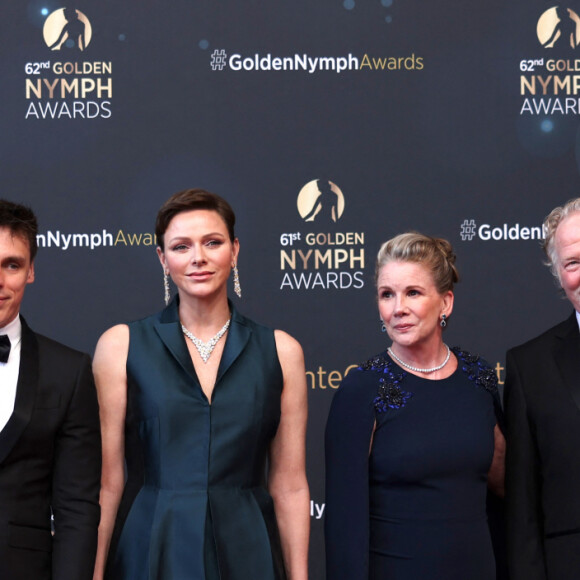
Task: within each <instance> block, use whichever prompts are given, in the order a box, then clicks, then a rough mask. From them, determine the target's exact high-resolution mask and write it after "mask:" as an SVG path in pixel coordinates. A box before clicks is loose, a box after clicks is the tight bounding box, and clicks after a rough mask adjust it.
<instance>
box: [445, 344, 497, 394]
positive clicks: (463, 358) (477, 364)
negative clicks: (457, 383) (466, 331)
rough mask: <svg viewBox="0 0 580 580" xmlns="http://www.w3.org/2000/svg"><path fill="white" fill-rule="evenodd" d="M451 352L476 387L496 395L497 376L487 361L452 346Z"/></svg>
mask: <svg viewBox="0 0 580 580" xmlns="http://www.w3.org/2000/svg"><path fill="white" fill-rule="evenodd" d="M451 352H452V353H453V354H454V355H455V356H456V357H457V362H458V364H459V366H460V367H461V370H462V371H463V372H464V373H465V374H466V375H467V378H468V379H469V380H470V381H473V382H474V383H475V385H476V386H478V387H480V388H482V389H485V390H486V391H487V392H488V393H490V394H492V395H494V396H496V395H498V388H497V375H496V373H495V371H494V370H493V369H492V368H491V367H490V366H489V364H488V363H487V361H485V360H484V359H482V358H481V357H480V356H478V355H476V354H471V353H469V352H467V351H465V350H461V348H459V347H458V346H454V347H453V348H452V349H451Z"/></svg>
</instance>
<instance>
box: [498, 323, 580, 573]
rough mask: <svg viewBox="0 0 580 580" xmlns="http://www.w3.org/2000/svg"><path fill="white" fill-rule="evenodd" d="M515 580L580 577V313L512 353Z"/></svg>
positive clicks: (508, 395) (508, 399)
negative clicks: (577, 319) (578, 316)
mask: <svg viewBox="0 0 580 580" xmlns="http://www.w3.org/2000/svg"><path fill="white" fill-rule="evenodd" d="M506 366H507V376H506V382H505V408H506V420H507V479H506V485H507V517H508V558H509V562H510V572H511V576H510V577H511V579H512V580H578V579H579V578H580V332H579V331H578V323H577V321H576V315H575V313H573V314H572V316H571V317H570V318H568V319H567V320H565V321H564V322H562V323H560V324H558V325H557V326H555V327H554V328H551V329H550V330H548V331H547V332H545V333H544V334H542V335H541V336H539V337H537V338H535V339H533V340H531V341H529V342H527V343H526V344H524V345H522V346H518V347H516V348H514V349H512V350H510V351H508V353H507V365H506Z"/></svg>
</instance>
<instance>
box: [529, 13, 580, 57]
mask: <svg viewBox="0 0 580 580" xmlns="http://www.w3.org/2000/svg"><path fill="white" fill-rule="evenodd" d="M536 32H537V34H538V40H539V41H540V44H541V45H542V46H543V47H544V48H554V47H556V46H557V47H558V48H576V47H577V46H578V42H579V41H580V18H579V17H578V14H576V12H574V10H572V9H571V8H566V7H565V6H562V5H559V6H552V8H549V9H548V10H546V11H545V12H544V13H543V14H542V15H541V16H540V19H539V20H538V26H537V30H536Z"/></svg>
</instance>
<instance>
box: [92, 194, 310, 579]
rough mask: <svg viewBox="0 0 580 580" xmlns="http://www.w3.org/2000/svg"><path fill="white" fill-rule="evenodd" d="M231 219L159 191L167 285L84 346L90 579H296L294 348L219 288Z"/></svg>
mask: <svg viewBox="0 0 580 580" xmlns="http://www.w3.org/2000/svg"><path fill="white" fill-rule="evenodd" d="M234 222H235V217H234V214H233V211H232V209H231V207H230V206H229V204H228V203H227V202H226V201H225V200H223V199H222V198H220V197H219V196H216V195H214V194H211V193H208V192H206V191H203V190H186V191H183V192H180V193H178V194H175V195H174V196H172V197H171V198H170V199H169V200H168V201H167V202H166V203H165V204H164V205H163V207H162V208H161V210H160V211H159V214H158V216H157V224H156V235H157V241H158V244H159V247H158V250H157V251H158V255H159V259H160V261H161V264H162V267H163V270H164V274H165V287H166V302H168V301H169V296H168V282H167V276H170V277H171V278H172V280H173V282H174V283H175V285H176V286H177V290H178V292H177V295H176V296H175V298H174V299H173V300H172V301H171V302H170V303H169V305H168V306H167V307H166V308H165V310H163V311H162V312H160V313H158V314H156V315H153V316H150V317H148V318H145V319H143V320H139V321H137V322H133V323H130V324H128V325H118V326H115V327H113V328H111V329H109V330H108V331H107V332H106V333H105V334H103V336H102V337H101V339H100V340H99V343H98V345H97V350H96V353H95V360H94V372H95V379H96V382H97V389H98V393H99V403H100V408H101V425H102V437H103V479H102V491H101V510H102V516H101V524H100V527H99V548H98V555H97V564H96V569H95V580H101V579H103V578H105V579H106V580H248V579H250V578H252V579H253V578H256V579H258V578H259V579H260V580H283V579H288V580H305V579H306V578H307V551H308V534H309V492H308V484H307V481H306V476H305V457H304V456H305V443H304V442H305V429H306V413H307V411H306V381H305V373H304V360H303V355H302V350H301V348H300V345H299V344H298V343H297V342H296V341H295V340H294V339H293V338H291V337H290V336H289V335H287V334H286V333H284V332H282V331H279V330H276V331H274V330H271V329H269V328H266V327H264V326H261V325H259V324H256V323H255V322H253V321H251V320H249V319H247V318H246V317H244V316H243V315H241V314H240V313H239V312H238V311H237V310H236V309H235V308H234V307H233V305H232V304H231V302H229V301H228V298H227V281H228V278H229V275H230V271H231V270H232V269H233V270H234V287H235V291H236V293H237V294H238V295H240V294H241V289H240V285H239V276H238V272H237V265H236V264H237V258H238V252H239V242H238V239H237V238H236V237H235V235H234ZM125 468H126V477H125Z"/></svg>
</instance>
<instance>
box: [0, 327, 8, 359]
mask: <svg viewBox="0 0 580 580" xmlns="http://www.w3.org/2000/svg"><path fill="white" fill-rule="evenodd" d="M9 354H10V339H9V338H8V335H6V334H2V335H1V336H0V362H3V363H5V362H8V355H9Z"/></svg>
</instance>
